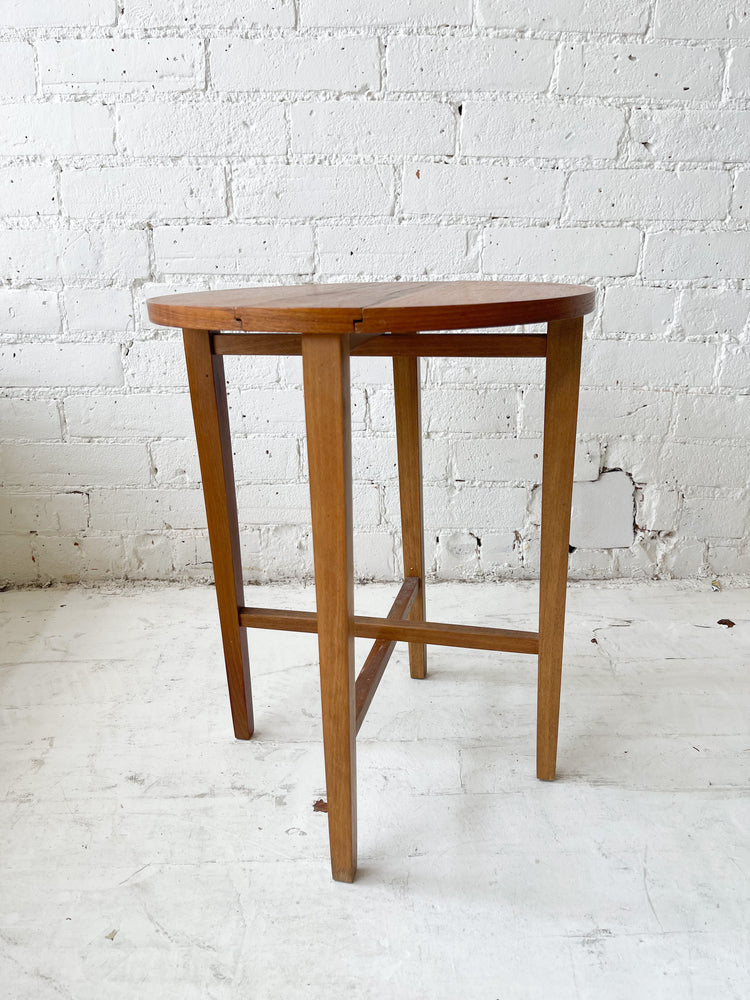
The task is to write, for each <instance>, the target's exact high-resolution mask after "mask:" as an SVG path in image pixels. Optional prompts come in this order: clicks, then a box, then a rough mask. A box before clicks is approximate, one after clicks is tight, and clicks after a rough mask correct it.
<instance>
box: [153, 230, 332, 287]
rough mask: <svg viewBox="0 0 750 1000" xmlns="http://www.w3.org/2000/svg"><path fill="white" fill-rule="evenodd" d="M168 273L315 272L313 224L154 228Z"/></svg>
mask: <svg viewBox="0 0 750 1000" xmlns="http://www.w3.org/2000/svg"><path fill="white" fill-rule="evenodd" d="M154 251H155V253H156V265H157V268H158V270H160V271H161V272H162V273H164V274H272V275H274V276H276V275H281V274H310V273H311V272H312V268H313V239H312V230H311V229H310V228H308V227H306V226H297V227H294V226H284V227H279V226H239V225H231V226H168V227H161V228H158V229H155V230H154Z"/></svg>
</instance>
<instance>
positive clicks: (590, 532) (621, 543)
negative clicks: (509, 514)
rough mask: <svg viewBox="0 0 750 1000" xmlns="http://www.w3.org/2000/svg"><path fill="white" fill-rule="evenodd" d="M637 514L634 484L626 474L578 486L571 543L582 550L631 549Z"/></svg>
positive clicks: (578, 484)
mask: <svg viewBox="0 0 750 1000" xmlns="http://www.w3.org/2000/svg"><path fill="white" fill-rule="evenodd" d="M542 490H544V485H542ZM634 512H635V502H634V496H633V481H632V479H631V478H630V476H628V475H626V474H625V473H624V472H606V473H604V474H602V475H601V476H600V477H599V478H598V479H597V481H596V482H594V483H574V484H573V511H572V514H571V519H570V544H571V545H573V546H575V548H582V549H622V548H625V549H626V548H630V546H631V545H632V544H633V515H634Z"/></svg>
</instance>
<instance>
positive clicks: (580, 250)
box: [482, 228, 641, 278]
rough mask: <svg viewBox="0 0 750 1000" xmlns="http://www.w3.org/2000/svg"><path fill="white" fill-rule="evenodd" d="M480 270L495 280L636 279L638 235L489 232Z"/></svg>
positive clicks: (548, 230)
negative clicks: (543, 277)
mask: <svg viewBox="0 0 750 1000" xmlns="http://www.w3.org/2000/svg"><path fill="white" fill-rule="evenodd" d="M485 240H486V242H485V248H484V256H483V258H482V270H483V272H484V273H485V274H498V275H522V274H533V275H540V276H541V275H550V276H563V275H566V276H567V275H570V276H575V277H582V278H583V277H590V276H593V275H596V276H598V277H601V276H604V275H606V276H612V277H618V276H625V275H632V274H635V272H636V268H637V266H638V255H639V249H640V240H641V234H640V232H639V231H638V230H637V229H625V228H621V229H595V228H590V229H552V228H540V229H523V230H518V229H512V228H508V229H489V230H487V232H486V236H485Z"/></svg>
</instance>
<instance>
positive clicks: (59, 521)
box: [0, 492, 88, 555]
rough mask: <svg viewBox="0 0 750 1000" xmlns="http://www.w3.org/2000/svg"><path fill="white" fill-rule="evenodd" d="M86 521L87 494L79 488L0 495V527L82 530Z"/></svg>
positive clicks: (15, 529) (24, 529)
mask: <svg viewBox="0 0 750 1000" xmlns="http://www.w3.org/2000/svg"><path fill="white" fill-rule="evenodd" d="M87 524H88V498H87V496H86V494H85V493H82V492H78V493H7V492H5V493H4V494H3V496H2V497H0V531H47V532H50V531H82V530H83V529H84V528H85V527H86V526H87ZM3 555H4V553H3Z"/></svg>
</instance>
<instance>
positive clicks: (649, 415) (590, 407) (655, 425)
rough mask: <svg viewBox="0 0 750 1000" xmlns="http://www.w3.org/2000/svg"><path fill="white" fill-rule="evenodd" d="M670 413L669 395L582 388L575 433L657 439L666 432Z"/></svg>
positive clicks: (670, 396)
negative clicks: (576, 431)
mask: <svg viewBox="0 0 750 1000" xmlns="http://www.w3.org/2000/svg"><path fill="white" fill-rule="evenodd" d="M671 410H672V394H671V393H669V392H653V391H633V390H627V389H626V390H614V389H609V388H607V389H593V388H591V389H590V388H583V389H582V390H581V397H580V403H579V410H578V433H579V434H595V435H601V436H602V437H605V436H608V437H611V436H631V437H638V436H645V437H650V438H657V437H661V436H663V435H664V434H666V433H667V429H668V427H669V420H670V415H671Z"/></svg>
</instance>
